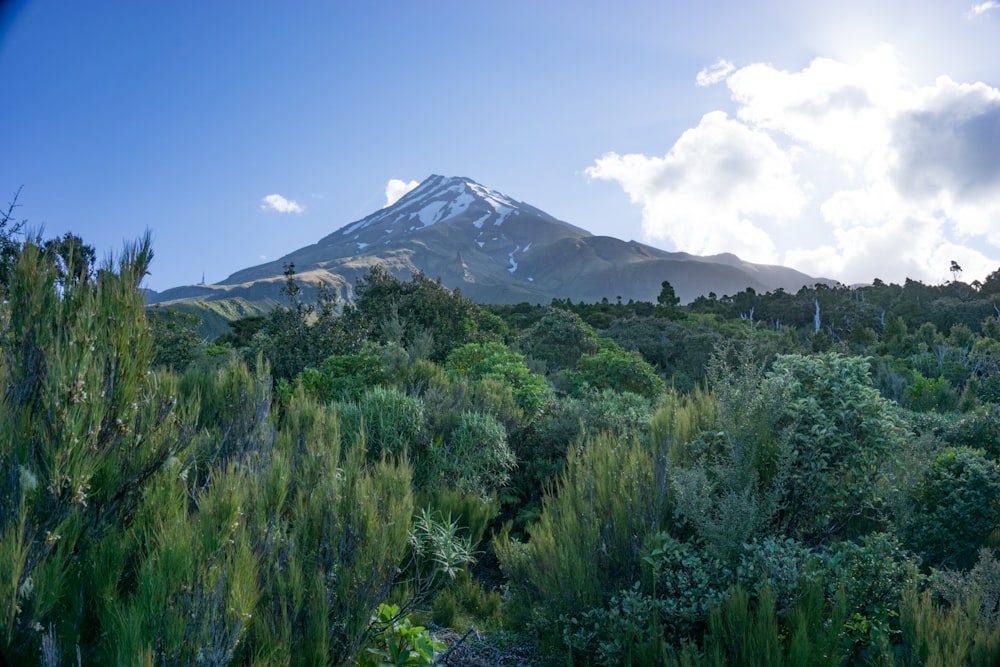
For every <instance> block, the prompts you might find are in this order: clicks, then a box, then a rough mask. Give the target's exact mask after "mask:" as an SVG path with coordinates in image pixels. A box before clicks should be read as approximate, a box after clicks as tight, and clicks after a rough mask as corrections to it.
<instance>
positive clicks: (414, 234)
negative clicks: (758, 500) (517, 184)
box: [147, 174, 833, 303]
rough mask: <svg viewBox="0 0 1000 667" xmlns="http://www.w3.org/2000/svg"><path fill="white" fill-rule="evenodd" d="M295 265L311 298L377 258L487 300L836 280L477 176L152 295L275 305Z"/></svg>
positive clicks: (343, 292)
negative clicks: (659, 241)
mask: <svg viewBox="0 0 1000 667" xmlns="http://www.w3.org/2000/svg"><path fill="white" fill-rule="evenodd" d="M289 264H294V265H295V275H296V279H297V280H298V281H299V282H300V284H302V286H303V288H304V292H305V293H306V296H307V297H309V296H310V295H312V294H314V293H315V291H316V290H317V288H318V287H319V286H320V285H325V286H326V287H327V288H329V289H332V290H334V291H335V292H336V293H337V294H338V296H339V297H340V298H341V299H344V300H350V299H351V298H352V296H353V287H354V284H355V281H356V280H357V279H358V278H360V277H362V276H363V275H365V274H366V273H367V272H368V270H369V269H370V268H371V267H372V266H374V265H376V264H379V265H381V266H382V267H383V268H385V269H386V270H387V271H389V272H390V273H392V274H393V275H395V276H397V277H399V278H400V279H404V280H405V279H409V277H411V276H412V275H413V274H414V273H416V272H418V271H419V272H422V273H423V274H424V275H427V276H428V277H432V278H440V279H441V282H442V284H444V285H445V286H446V287H449V288H452V289H460V290H461V291H462V293H463V294H464V295H465V296H468V297H469V298H471V299H473V300H474V301H480V302H485V303H491V302H492V303H518V302H522V301H528V302H535V303H548V302H550V301H551V300H552V299H553V298H560V299H564V298H570V299H573V300H577V301H599V300H601V299H602V298H609V299H610V298H617V297H621V298H623V299H635V300H637V301H640V300H641V301H655V300H656V297H657V296H658V294H659V292H660V288H661V284H662V282H663V281H664V280H667V281H669V282H670V283H671V285H673V287H674V290H675V293H676V294H677V296H678V297H680V299H681V301H682V302H684V303H686V302H689V301H691V300H693V299H694V298H696V297H698V296H700V295H708V294H709V293H713V292H714V293H715V294H718V295H720V296H721V295H725V294H735V293H737V292H740V291H743V290H745V289H746V288H747V287H750V288H753V289H754V290H755V291H759V292H767V291H773V290H775V289H779V288H780V289H785V290H786V291H796V290H798V289H799V288H801V287H803V286H811V285H813V284H815V283H817V282H821V283H827V284H833V281H829V280H826V279H820V278H813V277H811V276H808V275H807V274H805V273H802V272H799V271H796V270H794V269H790V268H787V267H783V266H777V265H764V264H753V263H750V262H746V261H744V260H742V259H740V258H739V257H737V256H736V255H732V254H730V253H721V254H718V255H713V256H708V257H699V256H696V255H690V254H688V253H683V252H668V251H665V250H661V249H659V248H655V247H653V246H649V245H646V244H643V243H640V242H638V241H634V240H631V241H623V240H621V239H618V238H615V237H611V236H600V235H594V234H591V233H590V232H588V231H587V230H585V229H583V228H581V227H577V226H575V225H572V224H570V223H568V222H565V221H563V220H559V219H558V218H556V217H554V216H552V215H550V214H549V213H546V212H545V211H542V210H541V209H538V208H536V207H534V206H532V205H530V204H527V203H525V202H521V201H518V200H515V199H513V198H512V197H509V196H507V195H505V194H503V193H500V192H498V191H496V190H492V189H490V188H487V187H485V186H483V185H481V184H479V183H477V182H476V181H474V180H472V179H471V178H466V177H448V176H442V175H438V174H433V175H431V176H429V177H428V178H426V179H424V181H423V182H421V183H420V184H419V185H418V186H417V187H416V188H414V189H413V190H411V191H409V192H407V193H406V194H405V195H403V196H402V197H401V198H400V199H399V200H397V201H396V202H394V203H393V204H391V205H389V206H386V207H384V208H381V209H379V210H378V211H375V212H374V213H371V214H369V215H367V216H365V217H364V218H361V219H360V220H356V221H354V222H351V223H348V224H346V225H344V226H342V227H340V228H339V229H337V230H335V231H333V232H332V233H330V234H327V235H326V236H324V237H322V238H321V239H319V240H318V241H317V242H316V243H314V244H311V245H308V246H305V247H303V248H300V249H298V250H295V251H293V252H291V253H288V254H287V255H285V256H284V257H281V258H279V259H277V260H273V261H270V262H265V263H263V264H258V265H256V266H250V267H247V268H245V269H241V270H239V271H236V272H234V273H232V274H231V275H230V276H228V277H227V278H226V279H224V280H222V281H220V282H218V283H214V284H212V285H188V286H180V287H174V288H171V289H168V290H165V291H163V292H159V293H156V292H150V294H149V295H148V298H147V300H148V301H149V302H150V303H163V302H169V301H174V300H182V299H194V300H215V299H226V298H234V297H241V298H244V299H247V300H249V301H255V300H262V299H269V300H273V299H276V298H278V296H279V294H280V290H281V286H282V285H283V284H284V281H285V276H284V271H285V267H286V266H287V265H289Z"/></svg>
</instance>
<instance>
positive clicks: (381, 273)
mask: <svg viewBox="0 0 1000 667" xmlns="http://www.w3.org/2000/svg"><path fill="white" fill-rule="evenodd" d="M354 299H355V300H354V305H355V310H354V311H353V312H352V313H351V314H350V316H349V318H348V319H349V320H350V321H351V324H350V325H349V326H352V327H353V328H355V329H358V330H361V331H367V332H369V333H368V338H369V340H371V341H373V342H376V343H398V344H400V345H402V346H403V347H405V348H407V349H411V348H413V347H414V346H415V345H416V344H417V343H418V342H419V340H420V339H421V337H429V345H428V347H429V349H428V350H427V352H428V355H429V357H430V359H431V360H433V361H437V362H441V361H444V359H445V357H447V356H448V353H449V352H451V350H453V349H455V348H456V347H459V346H461V345H464V344H466V343H470V342H481V341H484V340H490V339H492V338H494V336H495V334H494V333H493V331H494V330H495V329H496V328H497V327H498V323H497V322H496V319H495V318H483V319H484V329H483V330H480V327H479V319H480V311H479V308H478V306H476V305H475V304H474V303H472V301H470V300H469V299H467V298H465V297H463V296H462V294H461V293H460V292H459V291H458V290H449V289H448V288H446V287H444V286H443V285H442V284H441V281H440V280H436V281H435V280H431V279H429V278H427V277H426V276H424V275H423V274H422V273H419V272H418V273H415V274H414V275H413V277H412V278H411V279H410V281H409V282H402V281H400V280H399V279H397V278H395V277H394V276H392V275H391V274H390V273H389V272H388V271H386V270H385V269H383V268H382V267H380V266H373V267H372V268H371V270H370V271H369V273H368V274H367V275H366V276H364V277H363V278H361V279H359V280H358V282H357V285H356V286H355V288H354Z"/></svg>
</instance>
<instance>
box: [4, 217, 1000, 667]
mask: <svg viewBox="0 0 1000 667" xmlns="http://www.w3.org/2000/svg"><path fill="white" fill-rule="evenodd" d="M2 222H3V224H0V237H2V238H3V240H4V245H3V247H2V248H0V250H2V251H3V257H2V258H0V259H2V262H0V263H2V267H0V271H2V274H0V278H2V287H0V289H2V291H3V306H2V308H0V341H2V346H3V357H2V359H0V384H2V387H3V389H4V394H3V401H2V404H0V434H2V435H0V437H2V438H3V440H2V447H0V480H2V482H0V506H2V507H0V585H2V592H0V655H2V656H3V658H4V659H6V661H7V662H8V663H10V664H44V665H57V664H63V663H67V664H75V663H78V662H79V663H82V664H92V663H101V664H128V665H134V664H148V665H161V664H166V665H173V664H177V665H181V664H184V665H186V664H213V665H227V664H240V665H250V664H253V665H257V664H260V665H270V664H275V665H278V664H280V665H290V664H296V665H298V664H301V665H314V664H362V665H382V664H397V665H404V664H405V665H420V664H427V665H429V664H433V663H434V662H435V661H438V660H442V659H444V660H446V661H447V660H449V659H451V660H456V659H457V658H456V655H457V654H450V655H447V656H445V652H446V651H447V650H448V648H447V647H445V646H444V645H443V644H442V642H440V641H439V640H437V639H435V638H434V635H433V633H431V632H430V631H429V630H427V629H426V627H425V626H428V625H431V624H433V625H434V626H438V627H442V628H452V629H455V630H457V631H459V632H464V631H465V630H466V629H468V628H470V627H473V626H474V627H476V628H477V629H480V630H485V631H487V633H488V634H489V633H491V632H492V633H493V635H492V636H495V637H498V639H497V640H496V641H497V643H498V644H501V645H510V644H512V643H516V644H520V645H528V644H530V645H533V646H535V647H537V650H538V652H539V655H540V656H542V659H543V660H544V662H545V663H546V664H578V665H587V664H593V665H651V664H663V665H781V664H788V665H846V664H880V665H954V664H982V665H993V664H997V663H998V661H1000V630H998V629H997V621H998V618H997V615H998V609H1000V603H998V600H1000V560H998V558H997V554H996V550H995V547H996V546H997V544H998V533H997V529H998V527H1000V469H998V464H997V460H998V456H1000V407H998V401H1000V394H998V393H997V392H998V391H1000V366H998V365H997V364H1000V324H998V320H997V313H996V312H995V307H996V305H997V303H1000V295H998V294H997V292H998V291H1000V290H995V289H994V288H996V287H998V283H1000V273H995V274H993V275H992V276H991V277H990V279H988V280H987V281H986V282H985V283H983V284H981V285H971V286H967V290H963V289H961V284H959V283H957V281H956V282H953V283H950V284H949V285H945V286H941V287H925V286H921V285H919V284H911V283H907V284H906V285H904V286H893V285H884V284H881V283H879V284H876V285H874V286H872V287H868V288H864V290H863V293H862V290H859V289H846V288H825V287H814V288H810V289H804V290H802V291H800V292H799V293H798V294H795V295H790V294H784V293H777V294H768V295H756V294H753V293H751V292H749V291H748V292H747V293H744V294H743V295H736V296H734V297H726V298H721V299H718V298H705V299H700V300H698V301H696V302H694V303H692V304H690V305H688V306H685V307H681V306H679V304H678V303H677V300H676V297H675V296H674V295H673V290H672V289H671V288H670V286H669V285H667V284H665V285H664V289H663V292H662V293H661V295H660V299H659V301H658V302H657V303H655V304H645V303H626V304H622V303H611V302H602V303H597V304H572V303H570V302H568V301H558V302H553V303H552V304H550V305H548V306H534V305H527V304H522V305H519V306H483V305H478V304H475V303H473V302H471V301H469V300H468V299H466V298H464V297H463V296H462V295H461V294H459V293H458V292H454V291H450V290H448V289H446V288H444V287H443V286H442V285H441V284H440V283H439V282H438V281H435V280H431V279H429V278H427V277H426V276H423V275H416V276H414V277H413V278H412V279H411V280H409V281H401V280H398V279H396V278H393V277H392V276H391V275H389V274H388V273H386V272H385V271H382V270H380V269H373V270H372V271H371V273H370V274H369V275H367V276H366V277H364V278H363V279H361V280H360V281H359V283H358V285H357V286H356V289H355V294H356V295H357V298H356V301H355V302H354V303H352V304H342V303H337V302H336V301H335V299H334V298H333V297H332V295H330V294H321V296H320V299H319V301H318V302H317V303H305V302H304V300H303V298H302V294H301V291H300V290H299V288H298V286H297V284H296V282H295V277H294V267H289V270H288V272H287V276H286V278H287V280H286V284H285V290H284V296H285V304H284V305H282V306H280V307H277V308H275V309H274V310H273V311H271V312H270V313H269V314H268V315H266V316H262V317H254V318H246V319H243V320H237V321H234V322H233V323H232V324H231V331H230V332H229V333H228V334H226V335H225V336H223V337H221V338H219V339H217V340H214V341H202V340H199V339H198V337H197V335H196V334H195V333H194V332H195V330H196V324H197V323H196V322H192V321H191V319H190V318H189V317H187V316H184V315H182V314H179V313H176V312H172V311H169V310H164V309H160V308H151V309H147V308H146V307H145V306H144V305H143V303H142V294H141V290H140V284H141V281H142V278H143V275H144V274H145V272H146V269H147V267H148V265H149V262H150V261H151V258H152V250H151V248H150V245H149V239H148V237H146V238H143V239H140V240H139V241H138V242H136V243H135V244H132V245H129V246H128V247H126V248H125V249H124V251H123V252H122V253H121V254H120V255H119V256H118V257H117V258H113V259H111V260H108V261H106V262H105V263H104V264H102V265H100V266H95V262H94V260H93V253H92V251H90V252H88V248H87V247H86V246H85V245H83V244H82V241H79V240H78V239H76V238H75V237H71V238H70V237H67V238H64V239H62V241H65V243H62V244H58V243H53V244H47V243H45V242H43V241H42V240H41V239H38V238H23V236H18V235H14V234H11V233H10V232H11V229H12V228H11V227H10V226H9V223H10V220H9V216H8V217H5V218H4V219H3V221H2ZM5 224H6V225H8V226H7V227H4V225H5ZM60 248H61V250H60ZM918 288H919V289H918ZM945 312H950V313H953V314H954V317H953V318H952V316H946V315H943V314H942V313H945ZM959 314H960V315H961V316H959ZM950 318H951V319H950ZM454 664H457V663H454Z"/></svg>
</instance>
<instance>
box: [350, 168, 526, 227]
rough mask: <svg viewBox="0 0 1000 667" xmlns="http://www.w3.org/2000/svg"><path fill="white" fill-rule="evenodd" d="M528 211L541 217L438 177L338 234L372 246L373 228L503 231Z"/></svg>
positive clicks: (499, 196) (460, 181)
mask: <svg viewBox="0 0 1000 667" xmlns="http://www.w3.org/2000/svg"><path fill="white" fill-rule="evenodd" d="M525 208H527V209H531V212H532V213H536V214H537V213H541V212H540V211H536V210H535V209H534V208H533V207H530V206H528V205H526V204H523V203H521V202H518V201H515V200H513V199H511V198H510V197H508V196H507V195H505V194H503V193H501V192H497V191H496V190H491V189H489V188H487V187H485V186H483V185H480V184H479V183H477V182H475V181H474V180H472V179H470V178H464V177H454V176H452V177H448V176H439V175H436V174H435V175H433V176H430V177H428V178H427V179H425V180H424V181H423V182H422V183H421V184H420V185H418V186H417V187H416V188H414V189H413V190H411V191H409V192H407V193H406V194H405V195H403V196H402V197H400V199H399V200H398V201H397V202H396V203H394V204H392V205H390V206H386V207H385V208H383V209H381V210H379V211H376V212H375V213H373V214H371V215H369V216H367V217H365V218H362V219H361V220H358V221H357V222H354V223H352V224H349V225H347V226H346V227H344V228H342V229H341V230H340V231H339V232H336V234H337V235H339V236H340V237H341V238H343V237H345V236H347V237H351V236H352V235H359V236H358V240H359V241H360V242H370V240H369V239H367V238H366V239H361V238H360V235H361V234H362V232H366V231H369V230H372V229H373V228H379V229H381V230H383V233H387V232H390V233H393V234H398V233H404V234H405V233H407V232H413V231H417V230H419V229H423V228H426V227H430V226H431V225H436V224H439V223H442V222H448V221H452V222H453V223H458V224H461V223H468V224H471V225H472V226H473V227H476V228H477V229H483V228H484V227H491V226H492V227H499V226H500V225H502V224H503V223H504V222H505V221H506V220H507V219H508V218H509V217H511V216H516V215H519V214H520V213H521V211H522V210H523V209H525ZM368 235H369V234H367V233H365V234H364V236H366V237H367V236H368Z"/></svg>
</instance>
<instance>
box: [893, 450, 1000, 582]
mask: <svg viewBox="0 0 1000 667" xmlns="http://www.w3.org/2000/svg"><path fill="white" fill-rule="evenodd" d="M912 502H913V506H914V511H913V512H912V516H911V517H910V521H909V523H908V525H906V526H905V527H904V534H905V535H906V536H907V543H908V544H909V546H910V547H911V548H912V549H913V550H914V551H916V552H917V553H920V554H922V555H923V560H924V563H925V564H927V565H933V566H938V567H940V566H962V565H965V564H968V563H969V562H970V561H971V559H972V558H973V557H974V556H975V554H976V551H977V549H978V548H979V546H980V545H981V544H982V543H983V541H984V540H985V539H986V538H987V537H988V536H989V534H990V533H991V532H992V531H993V529H994V528H996V527H997V524H998V522H1000V471H998V470H997V466H996V464H995V463H994V462H992V461H990V460H988V459H987V458H986V456H985V454H984V452H983V451H982V450H981V449H970V448H968V447H949V448H946V449H944V450H942V451H940V452H939V453H938V454H937V455H936V456H935V458H934V460H933V462H932V463H931V465H930V467H929V468H928V470H927V471H926V472H925V474H924V476H923V478H922V479H921V480H920V481H919V482H918V483H917V486H916V488H915V489H913V491H912Z"/></svg>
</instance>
